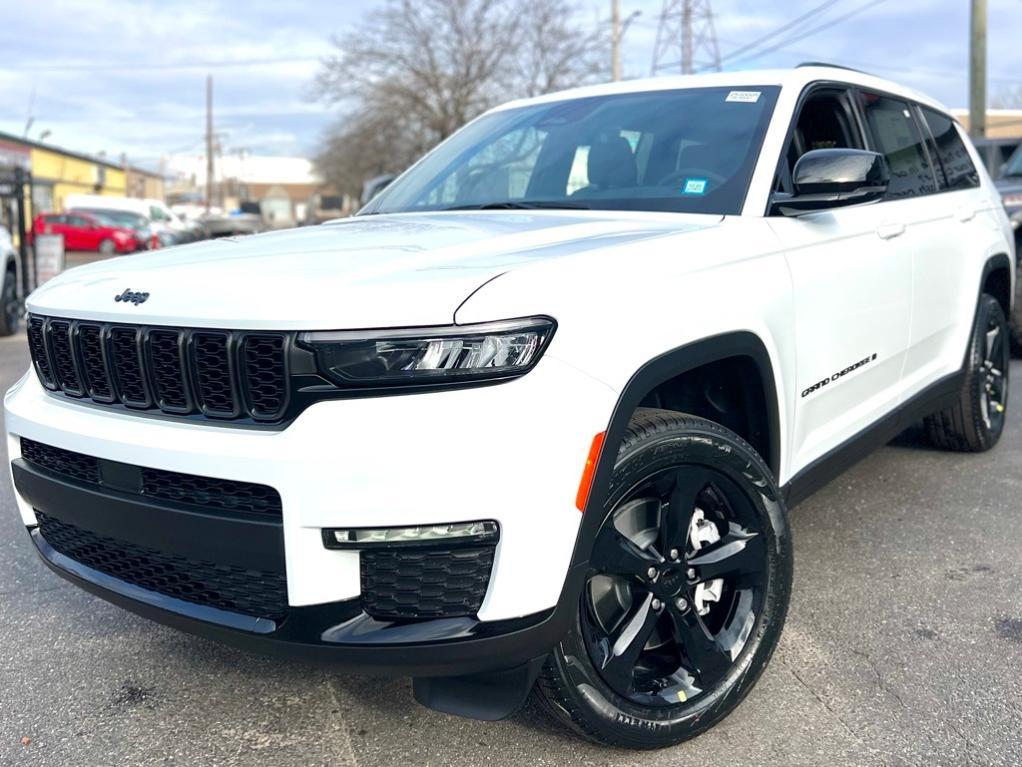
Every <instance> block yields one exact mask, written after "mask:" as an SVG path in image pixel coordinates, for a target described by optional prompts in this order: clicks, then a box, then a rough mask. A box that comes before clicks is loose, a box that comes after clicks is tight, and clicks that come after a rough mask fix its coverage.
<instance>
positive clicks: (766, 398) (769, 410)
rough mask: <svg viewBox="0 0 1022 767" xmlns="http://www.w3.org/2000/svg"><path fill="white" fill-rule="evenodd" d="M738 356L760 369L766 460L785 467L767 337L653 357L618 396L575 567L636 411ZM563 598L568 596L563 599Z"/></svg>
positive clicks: (718, 340)
mask: <svg viewBox="0 0 1022 767" xmlns="http://www.w3.org/2000/svg"><path fill="white" fill-rule="evenodd" d="M734 358H744V359H748V360H749V361H750V364H751V365H752V366H753V367H754V369H755V371H756V373H757V377H758V383H759V385H760V387H761V391H762V398H763V405H764V408H765V419H764V420H765V424H766V426H765V430H766V435H765V441H764V444H765V445H766V446H767V447H766V452H767V453H768V454H767V455H762V458H763V460H764V462H765V463H766V464H767V466H769V467H770V470H771V471H773V472H774V475H775V476H778V474H779V470H780V466H781V424H780V407H779V399H778V395H777V383H776V377H775V371H774V366H773V364H772V362H771V358H770V354H769V352H768V351H767V347H766V345H765V344H764V343H763V341H762V339H760V337H759V336H757V335H756V334H755V333H752V332H750V331H744V330H743V331H734V332H729V333H723V334H720V335H715V336H711V337H709V338H704V339H701V340H699V341H695V342H693V343H691V344H686V345H684V346H680V347H678V348H675V349H672V350H670V351H668V352H665V353H663V354H661V355H659V356H657V357H654V358H653V359H651V360H649V361H647V362H646V363H645V364H643V365H642V367H640V368H639V369H638V370H637V371H635V373H633V374H632V376H631V378H630V379H629V380H628V383H627V384H625V386H624V388H623V389H622V390H621V394H620V395H619V396H618V400H617V403H616V404H615V406H614V411H613V413H612V415H611V418H610V422H609V424H608V426H607V430H606V432H605V437H604V441H603V447H602V450H601V451H600V456H599V459H598V460H597V464H596V470H595V472H594V474H593V481H592V486H591V489H590V492H589V495H588V498H587V500H586V504H585V510H584V512H583V517H582V524H581V526H580V528H579V534H578V538H577V539H576V542H575V551H574V554H573V557H572V563H573V565H577V564H581V563H585V562H587V561H588V558H589V549H590V547H591V543H592V540H593V537H594V536H595V534H596V531H597V529H598V528H599V525H600V523H601V521H602V515H601V514H600V513H599V510H600V508H601V507H602V504H603V501H604V498H605V497H606V495H607V492H608V489H609V487H610V480H611V476H612V474H613V471H614V464H615V462H616V458H617V448H618V446H619V445H620V444H621V442H622V441H623V439H624V436H625V430H626V428H627V426H628V421H629V420H630V419H631V416H632V413H634V412H635V409H636V408H637V407H640V406H641V403H642V402H643V400H644V399H645V398H646V397H647V396H648V395H649V394H650V393H652V392H654V391H655V390H656V389H657V388H658V387H660V386H662V385H664V384H666V383H668V382H670V381H672V380H673V379H677V378H679V377H681V376H684V375H685V374H686V373H691V372H692V371H696V370H697V369H699V368H703V367H706V366H708V365H712V364H714V363H719V362H722V361H725V360H729V359H734ZM562 598H563V597H562Z"/></svg>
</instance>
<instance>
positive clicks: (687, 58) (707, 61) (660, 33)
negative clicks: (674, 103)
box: [651, 0, 720, 75]
mask: <svg viewBox="0 0 1022 767" xmlns="http://www.w3.org/2000/svg"><path fill="white" fill-rule="evenodd" d="M676 67H677V68H680V70H681V73H682V74H683V75H690V74H693V73H694V72H695V71H696V70H697V69H713V70H716V71H718V72H719V71H720V47H719V46H718V44H717V31H716V29H715V27H714V24H713V8H712V6H711V0H664V2H663V6H662V7H661V10H660V22H659V24H657V30H656V44H655V45H654V46H653V67H652V71H651V74H654V75H655V74H657V72H660V71H662V70H666V69H674V68H676Z"/></svg>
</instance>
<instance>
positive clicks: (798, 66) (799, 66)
mask: <svg viewBox="0 0 1022 767" xmlns="http://www.w3.org/2000/svg"><path fill="white" fill-rule="evenodd" d="M803 67H829V68H830V69H847V70H848V71H849V72H858V73H859V74H860V75H868V74H872V73H871V72H866V71H864V70H862V69H856V68H855V67H846V66H844V65H843V64H831V63H829V62H827V61H803V62H802V63H801V64H796V65H795V69H802V68H803Z"/></svg>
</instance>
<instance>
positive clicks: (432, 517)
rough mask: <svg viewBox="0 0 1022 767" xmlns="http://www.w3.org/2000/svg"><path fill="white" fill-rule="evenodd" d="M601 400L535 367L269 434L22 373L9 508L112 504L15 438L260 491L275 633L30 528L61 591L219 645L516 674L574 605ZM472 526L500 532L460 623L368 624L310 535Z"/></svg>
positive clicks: (352, 577) (343, 406) (412, 669)
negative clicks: (58, 477)
mask: <svg viewBox="0 0 1022 767" xmlns="http://www.w3.org/2000/svg"><path fill="white" fill-rule="evenodd" d="M615 400H616V395H615V393H614V392H613V391H612V390H610V389H609V388H608V387H606V386H605V385H603V384H602V383H599V382H597V381H595V380H594V379H591V378H589V377H588V376H586V375H584V374H582V373H580V372H578V371H576V370H575V369H574V368H572V367H570V366H567V365H565V364H563V363H560V362H559V361H558V360H556V359H554V358H550V357H548V358H546V359H544V360H543V361H542V362H541V364H540V365H539V366H537V368H536V369H535V370H534V371H532V372H531V373H530V374H528V375H527V376H525V377H523V378H522V379H519V380H517V381H513V382H510V383H506V384H501V385H498V386H490V387H484V388H479V389H465V390H459V391H449V392H438V393H430V394H415V395H406V396H393V397H385V398H379V399H359V400H339V401H330V402H323V403H320V404H317V405H315V406H313V407H310V408H309V409H308V410H306V411H305V412H304V413H303V414H302V415H301V416H300V417H299V418H298V419H296V420H295V422H294V423H292V424H291V425H290V426H289V427H288V428H287V429H285V430H283V431H280V432H272V431H266V430H258V429H250V428H236V427H230V426H214V425H205V424H196V423H181V422H177V421H173V420H170V419H167V418H160V417H148V416H136V415H130V414H123V413H119V412H110V411H106V410H103V409H102V408H100V407H96V406H91V405H88V404H83V403H78V402H69V401H67V400H65V399H62V398H60V397H55V396H53V395H50V394H48V393H47V392H46V391H45V390H44V389H43V388H42V387H41V386H40V385H39V383H38V381H37V380H36V378H35V376H34V375H28V376H26V377H25V378H24V379H22V381H20V382H19V383H18V384H17V385H16V386H15V387H14V388H12V390H11V391H10V392H9V393H8V395H7V398H6V417H7V428H8V434H9V438H8V449H9V454H10V457H11V459H12V461H13V463H12V471H13V473H14V479H15V485H16V488H17V490H18V493H17V496H16V497H17V499H18V505H19V508H20V511H21V515H22V519H23V522H24V523H25V524H26V526H27V527H29V528H33V527H34V526H35V525H36V521H37V520H36V515H35V512H36V510H37V509H38V510H40V511H43V512H49V513H53V514H55V515H59V514H61V513H63V514H68V515H70V516H72V517H74V520H75V521H77V522H79V523H81V524H84V525H90V524H95V523H94V522H91V521H89V518H88V515H86V516H85V517H82V516H81V514H80V513H79V512H81V510H82V509H85V508H87V507H89V506H96V505H97V504H98V505H100V506H102V505H104V503H105V505H106V506H109V503H108V502H104V501H103V500H102V498H100V499H96V498H92V497H90V496H89V495H88V492H87V491H83V490H82V489H81V488H74V487H70V491H69V489H68V487H61V485H65V484H66V483H60V482H55V481H54V480H53V478H46V477H42V478H41V479H40V477H38V476H32V474H33V472H32V471H31V467H29V466H27V465H26V464H25V462H24V461H22V460H21V452H20V450H21V448H20V438H21V437H25V438H28V439H32V440H36V441H39V442H43V443H46V444H49V445H53V446H56V447H60V448H63V449H65V450H72V451H76V452H79V453H84V454H87V455H92V456H97V457H99V458H102V459H105V460H108V461H115V462H122V463H126V464H132V465H136V466H146V467H153V468H159V469H165V470H168V471H174V472H182V473H187V474H194V475H203V476H213V477H218V478H222V479H227V480H235V481H240V482H258V483H261V484H265V485H269V486H271V487H273V488H275V489H276V490H277V491H278V492H279V494H280V496H281V506H282V514H281V525H280V530H279V534H280V535H281V536H282V538H283V541H282V551H283V559H284V569H285V571H286V583H287V595H288V596H287V601H288V613H287V617H286V618H285V619H284V620H282V621H278V622H276V623H274V622H272V621H271V622H269V624H267V623H265V622H264V623H251V622H250V623H246V622H245V621H244V620H243V619H242V620H239V616H230V615H223V614H217V613H216V612H215V611H214V612H209V611H208V609H196V608H197V607H201V606H196V605H192V604H191V603H189V602H185V601H182V600H176V599H172V598H167V597H166V596H165V595H161V594H159V593H158V592H152V591H147V590H144V589H138V588H137V587H135V586H134V585H133V584H130V583H125V582H123V581H119V580H118V579H116V578H112V577H110V576H108V575H105V574H104V573H102V572H99V571H98V570H93V569H91V568H89V567H86V566H83V565H82V564H81V563H77V562H74V561H72V560H70V559H68V558H67V557H65V556H63V555H61V554H60V553H59V552H58V551H56V550H54V549H53V548H51V547H50V546H48V545H47V543H46V541H45V540H43V538H42V536H41V535H40V534H39V532H38V531H33V533H32V536H33V540H34V541H35V542H36V546H37V549H38V550H39V552H40V554H41V555H42V557H43V559H44V561H46V563H47V564H48V565H49V566H50V567H51V568H53V569H55V570H56V571H57V572H58V573H59V574H60V575H62V576H63V577H65V578H68V579H69V580H71V581H73V582H75V583H77V584H78V585H80V586H82V587H83V588H86V589H87V590H89V591H91V592H93V593H97V594H99V595H100V596H102V597H104V598H106V599H108V600H109V601H112V602H114V603H117V604H120V605H122V606H124V607H127V608H128V609H131V610H133V611H135V612H138V613H140V614H143V615H146V616H148V617H150V618H153V619H155V620H157V621H160V622H163V623H166V624H170V625H174V626H176V627H178V628H182V629H184V630H187V631H190V632H193V633H199V634H204V635H206V636H210V637H212V638H214V639H218V640H220V641H224V642H227V643H230V644H234V645H239V646H243V647H248V648H251V649H257V650H262V651H267V652H271V653H275V654H281V653H286V654H296V653H297V654H299V655H303V656H305V657H312V658H317V659H323V660H327V659H329V660H332V661H334V662H340V663H342V664H345V665H352V666H357V667H359V668H361V669H364V670H367V671H372V672H374V673H384V672H387V671H395V672H397V673H407V674H410V675H414V676H430V675H451V674H467V673H475V672H477V671H485V670H492V669H495V668H507V667H509V666H513V665H517V664H519V663H522V662H526V661H528V660H530V659H531V658H534V657H536V656H538V655H542V654H543V653H545V652H546V651H547V650H548V649H549V648H550V646H551V645H552V644H553V643H554V642H555V641H556V639H557V637H558V636H560V635H561V634H562V633H563V632H564V631H565V630H566V628H567V625H568V621H570V619H571V616H572V614H573V612H574V605H573V604H572V605H569V607H568V609H562V610H555V609H554V608H555V607H557V605H558V604H559V602H561V601H562V600H561V597H562V593H574V587H573V586H572V587H571V588H565V587H566V584H569V585H570V584H572V583H573V577H576V576H578V575H579V574H578V573H576V572H575V571H573V570H572V568H571V566H570V565H571V562H572V553H573V549H574V545H575V539H576V536H577V532H578V526H579V522H580V518H581V515H580V514H579V512H578V510H577V509H576V508H575V507H574V498H575V494H576V491H577V487H578V481H579V477H580V474H581V470H582V464H583V462H584V460H585V456H586V453H587V450H588V446H589V442H590V440H591V439H592V435H593V434H595V433H596V432H599V431H602V430H603V429H604V428H605V427H606V423H607V420H608V419H609V414H610V412H611V410H612V408H613V405H614V402H615ZM569 403H570V405H571V407H567V406H566V405H568V404H569ZM34 474H38V472H35V473H34ZM83 493H84V494H83ZM119 503H121V504H122V505H123V504H127V506H124V508H123V509H122V510H123V511H124V513H125V518H126V519H130V518H131V517H132V515H134V516H135V517H136V518H142V519H152V517H153V511H152V509H151V508H147V507H146V503H145V502H144V501H141V502H140V501H138V499H135V500H132V499H120V500H119ZM133 504H134V508H132V505H133ZM481 518H485V519H494V520H496V521H497V522H498V523H499V525H500V530H501V537H500V542H499V544H498V545H497V550H496V554H495V558H494V564H493V569H492V573H491V577H490V579H489V585H488V588H487V591H486V596H485V598H484V600H483V603H482V606H481V608H480V609H479V611H478V613H477V614H476V615H475V616H472V617H465V618H443V619H435V620H428V621H417V622H403V623H402V622H394V623H385V622H381V621H377V620H374V619H372V618H370V617H369V616H367V615H365V614H364V613H363V612H362V609H361V607H360V600H359V596H360V577H359V554H358V552H355V551H338V550H328V549H326V548H325V546H324V545H323V540H322V530H323V529H324V528H337V527H381V526H401V525H417V524H434V523H441V522H443V523H447V522H459V521H473V520H477V519H481ZM83 519H84V520H85V521H84V522H83V521H82V520H83ZM111 524H116V523H111ZM178 527H179V526H178ZM101 532H102V531H101ZM150 533H152V531H150ZM139 534H140V535H142V536H143V537H145V534H144V533H142V532H140V533H139ZM150 537H152V536H151V535H150ZM156 537H157V538H158V537H159V536H158V535H157V536H156ZM201 537H203V536H202V535H201V534H196V535H193V536H192V538H194V539H196V540H197V539H199V538H201ZM246 538H248V536H240V537H237V538H236V539H237V540H239V541H240V540H245V539H246ZM239 545H241V544H240V543H239ZM228 548H229V549H230V548H232V547H230V546H228ZM233 553H236V552H233ZM233 553H232V555H233ZM569 601H572V602H573V600H569Z"/></svg>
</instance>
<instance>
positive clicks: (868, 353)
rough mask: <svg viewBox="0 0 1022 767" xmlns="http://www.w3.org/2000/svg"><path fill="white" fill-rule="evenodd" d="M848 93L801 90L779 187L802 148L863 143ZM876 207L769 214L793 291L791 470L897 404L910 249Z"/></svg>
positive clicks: (904, 340) (859, 146)
mask: <svg viewBox="0 0 1022 767" xmlns="http://www.w3.org/2000/svg"><path fill="white" fill-rule="evenodd" d="M853 98H854V94H853V93H852V92H850V91H849V90H847V89H843V88H836V87H829V86H828V87H825V88H819V89H817V90H814V91H812V92H810V94H809V96H808V97H806V98H805V99H804V101H803V104H802V106H801V107H800V111H799V116H798V118H797V121H796V124H795V129H794V131H793V135H792V138H791V141H790V145H789V147H788V150H787V154H786V158H785V164H783V165H782V166H781V172H780V174H779V175H780V178H779V181H778V183H779V184H780V185H781V187H782V188H783V187H784V185H785V184H789V185H790V177H791V171H792V169H793V167H794V163H795V161H796V160H797V159H798V157H800V156H801V155H802V154H804V153H805V152H808V151H810V150H813V149H826V148H853V149H863V148H866V146H865V141H864V137H863V134H862V131H861V127H860V122H859V117H858V113H857V110H856V107H855V104H854V102H853ZM879 213H880V204H874V205H859V206H849V207H846V208H835V209H831V210H823V211H815V212H812V213H806V214H803V215H800V216H780V215H777V216H771V217H770V219H769V221H770V225H771V227H772V228H773V229H774V231H775V232H776V233H777V236H778V237H779V238H780V239H781V241H782V243H783V244H784V247H785V251H786V254H787V261H788V268H789V270H790V273H791V280H792V286H793V294H794V301H795V349H796V375H797V379H796V380H797V391H795V392H794V394H793V399H794V402H791V403H789V404H790V405H791V407H792V409H793V412H794V414H795V418H794V425H793V431H792V434H791V435H790V441H789V444H790V445H791V451H790V455H791V458H790V462H789V465H788V471H789V473H790V474H796V473H798V471H800V470H801V469H803V468H805V467H806V466H807V465H808V464H810V463H812V462H813V461H815V460H816V459H818V458H821V457H822V456H824V455H825V454H826V453H828V452H829V451H831V450H833V449H834V448H836V447H838V446H840V445H841V444H842V443H843V442H845V441H846V440H848V439H849V438H851V437H853V436H855V435H856V434H857V433H858V432H860V431H862V430H863V429H865V428H866V427H867V426H869V425H870V424H872V423H873V422H875V421H876V420H877V419H879V418H881V417H882V416H883V415H885V414H886V413H888V412H890V411H892V410H893V409H894V408H895V407H896V406H897V403H898V398H899V384H900V381H901V374H902V366H903V364H904V361H905V354H906V350H907V348H908V343H909V323H910V318H911V311H912V302H911V288H912V254H911V251H910V250H908V249H906V248H905V246H904V239H903V238H902V237H901V235H902V234H903V231H901V230H899V229H898V227H897V226H896V225H895V226H887V225H886V224H884V223H883V222H882V219H883V217H882V216H880V215H879ZM891 223H894V222H891Z"/></svg>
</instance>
